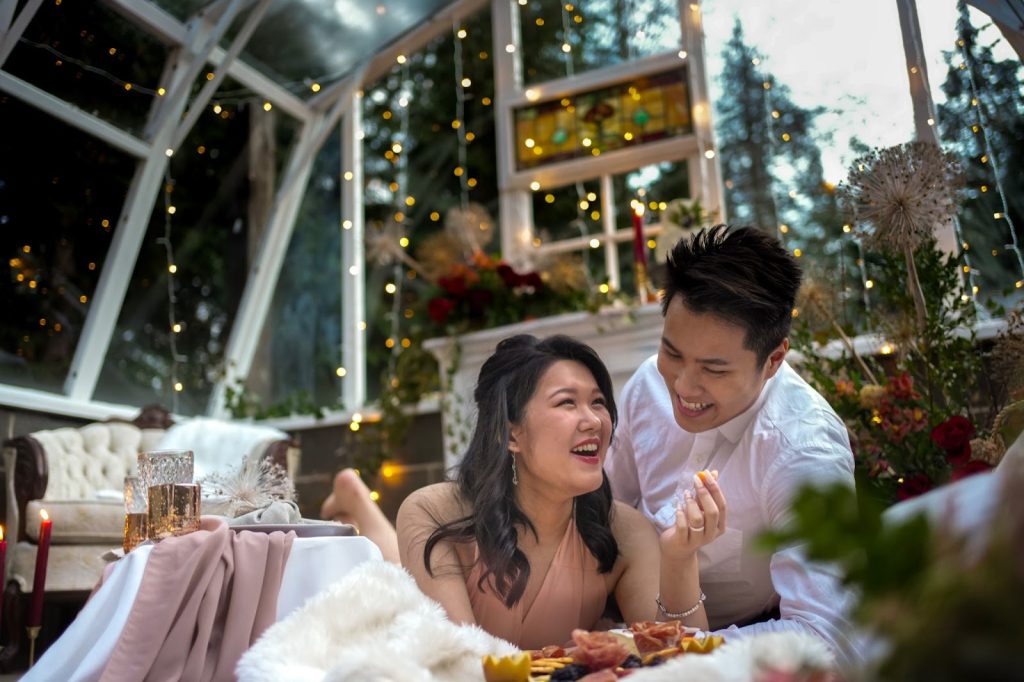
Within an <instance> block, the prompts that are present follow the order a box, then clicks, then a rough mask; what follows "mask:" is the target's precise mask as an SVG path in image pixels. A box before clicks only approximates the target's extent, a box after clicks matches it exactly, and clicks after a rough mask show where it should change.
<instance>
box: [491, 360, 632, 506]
mask: <svg viewBox="0 0 1024 682" xmlns="http://www.w3.org/2000/svg"><path fill="white" fill-rule="evenodd" d="M611 436H612V419H611V415H610V414H609V413H608V406H607V404H606V402H605V396H604V394H603V393H602V392H601V389H600V388H598V386H597V382H596V381H595V380H594V376H593V374H591V373H590V370H589V369H587V367H586V366H585V365H583V364H582V363H579V362H576V361H574V360H558V361H556V362H555V363H554V364H552V365H551V366H550V367H548V369H547V370H546V371H545V372H544V374H543V375H541V378H540V381H539V382H538V384H537V390H536V391H534V394H533V396H532V397H531V398H530V401H529V402H528V403H527V404H526V408H525V410H524V412H523V418H522V421H521V422H520V423H519V424H513V425H512V428H511V432H510V446H511V449H512V451H513V452H515V454H516V468H517V472H518V476H519V486H520V487H521V488H522V487H524V486H525V489H529V490H543V491H547V492H549V493H550V492H553V493H555V496H556V497H563V496H565V497H568V498H572V497H575V496H577V495H582V494H584V493H589V492H591V491H594V490H597V489H598V488H599V487H601V481H602V475H601V471H602V468H603V466H604V458H605V454H606V453H607V451H608V443H609V442H610V441H611Z"/></svg>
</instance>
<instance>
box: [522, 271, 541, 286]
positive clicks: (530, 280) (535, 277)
mask: <svg viewBox="0 0 1024 682" xmlns="http://www.w3.org/2000/svg"><path fill="white" fill-rule="evenodd" d="M523 284H525V285H526V286H528V287H533V288H534V289H540V288H541V287H543V286H544V280H542V279H541V278H540V274H539V273H536V272H529V273H527V274H525V275H523Z"/></svg>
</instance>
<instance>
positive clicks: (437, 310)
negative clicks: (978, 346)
mask: <svg viewBox="0 0 1024 682" xmlns="http://www.w3.org/2000/svg"><path fill="white" fill-rule="evenodd" d="M454 307H455V302H454V301H450V300H448V299H447V298H441V297H437V298H432V299H430V302H429V303H428V304H427V314H428V315H430V319H432V320H433V321H434V322H437V323H438V324H444V323H445V322H446V321H447V320H448V315H449V313H451V312H452V308H454Z"/></svg>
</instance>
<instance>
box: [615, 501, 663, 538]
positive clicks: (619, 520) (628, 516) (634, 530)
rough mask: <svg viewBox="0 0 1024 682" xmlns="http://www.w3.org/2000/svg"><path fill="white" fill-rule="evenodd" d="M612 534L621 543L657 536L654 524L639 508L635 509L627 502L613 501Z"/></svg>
mask: <svg viewBox="0 0 1024 682" xmlns="http://www.w3.org/2000/svg"><path fill="white" fill-rule="evenodd" d="M611 517H612V518H611V522H612V523H611V526H612V534H613V535H614V536H615V540H616V542H618V543H619V544H622V543H623V542H625V543H633V542H634V541H635V540H637V539H640V538H644V539H648V540H649V538H651V537H656V536H657V533H656V531H655V529H654V524H652V523H651V521H650V519H648V518H647V517H646V516H644V514H643V512H641V511H640V510H639V509H634V508H633V507H631V506H629V505H628V504H626V503H625V502H620V501H619V500H615V501H614V502H612V514H611Z"/></svg>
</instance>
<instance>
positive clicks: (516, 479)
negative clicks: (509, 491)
mask: <svg viewBox="0 0 1024 682" xmlns="http://www.w3.org/2000/svg"><path fill="white" fill-rule="evenodd" d="M512 485H519V476H518V475H516V453H514V452H513V453H512Z"/></svg>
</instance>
